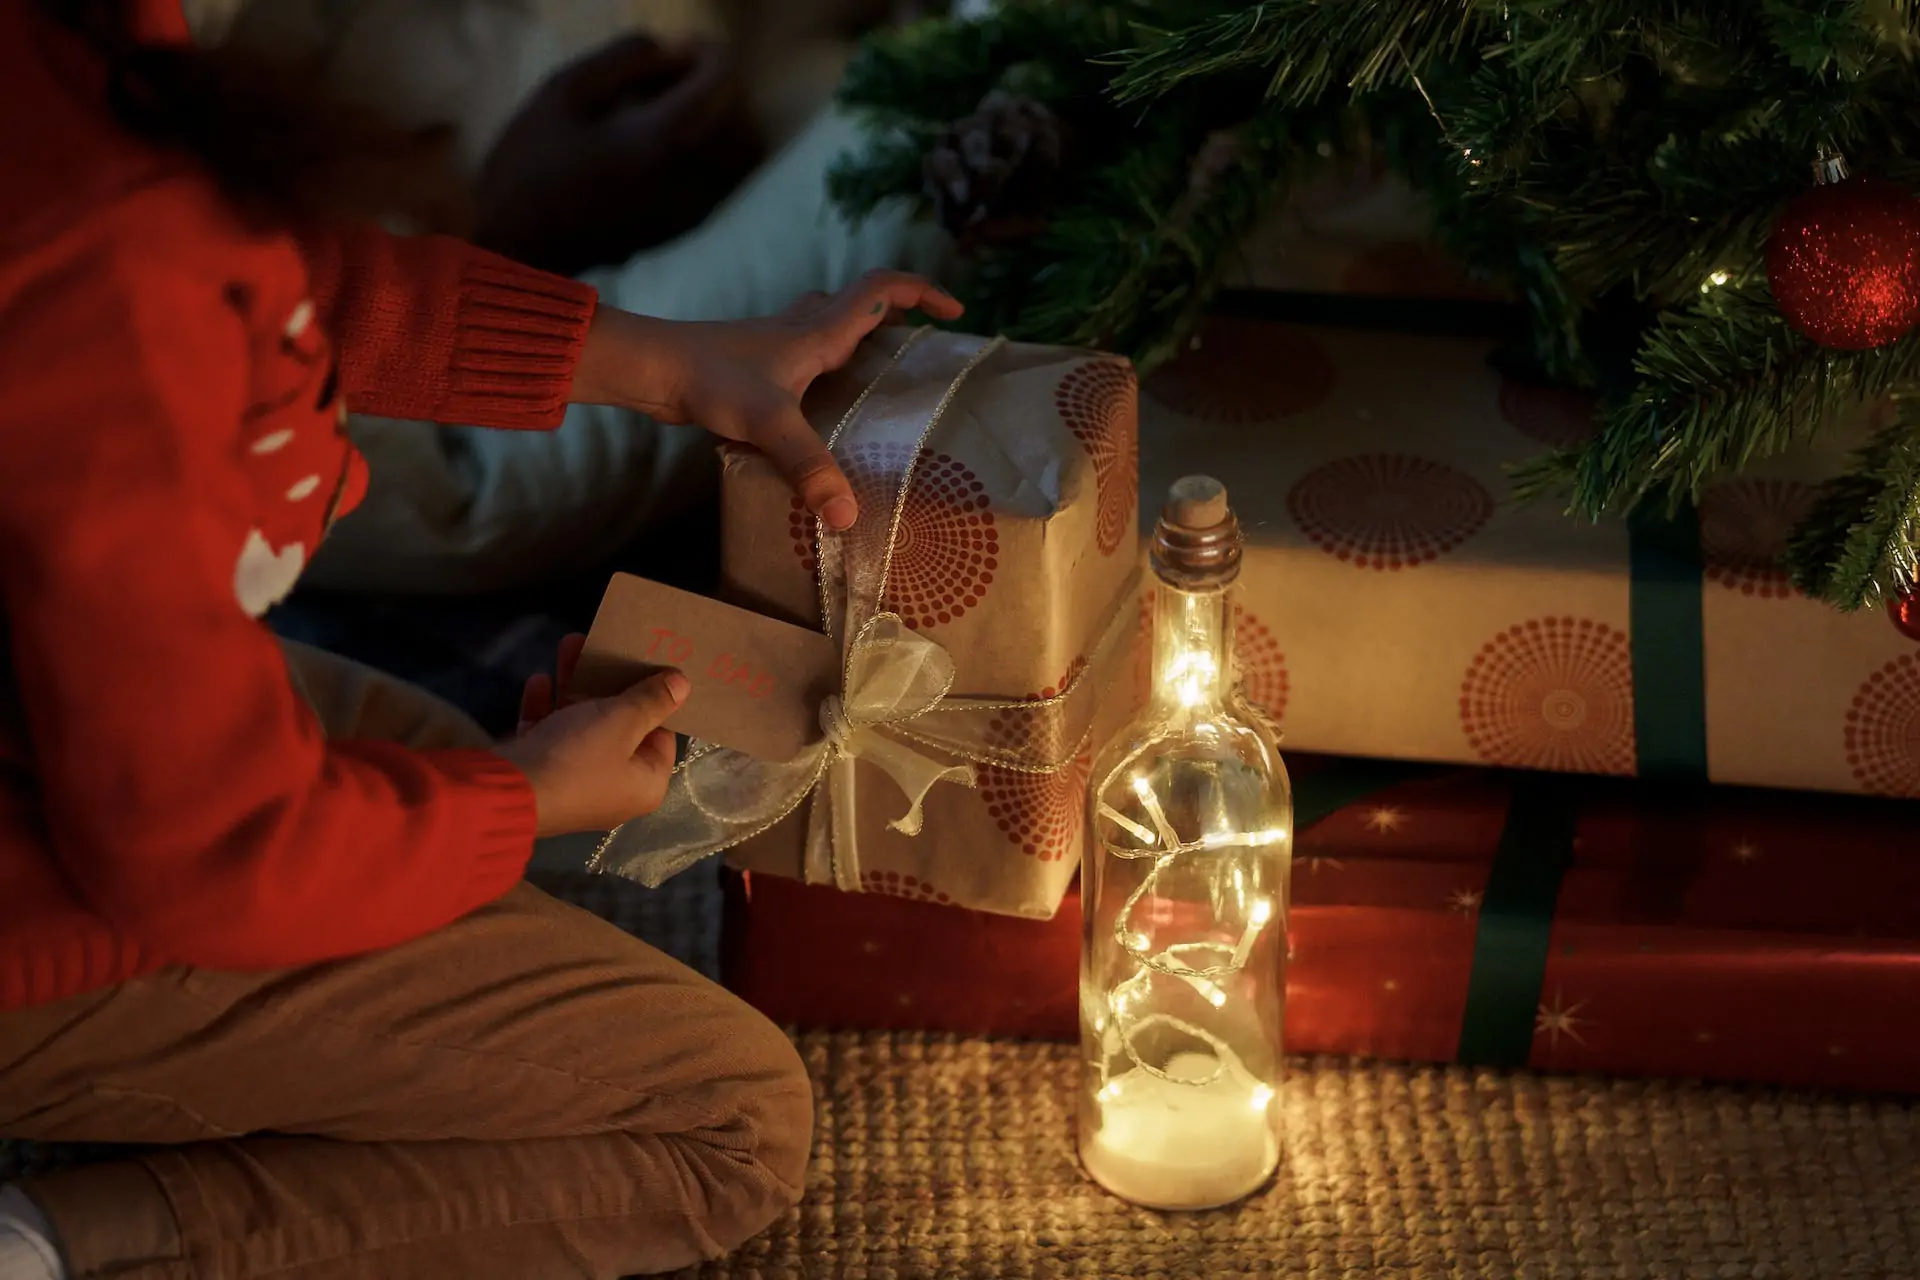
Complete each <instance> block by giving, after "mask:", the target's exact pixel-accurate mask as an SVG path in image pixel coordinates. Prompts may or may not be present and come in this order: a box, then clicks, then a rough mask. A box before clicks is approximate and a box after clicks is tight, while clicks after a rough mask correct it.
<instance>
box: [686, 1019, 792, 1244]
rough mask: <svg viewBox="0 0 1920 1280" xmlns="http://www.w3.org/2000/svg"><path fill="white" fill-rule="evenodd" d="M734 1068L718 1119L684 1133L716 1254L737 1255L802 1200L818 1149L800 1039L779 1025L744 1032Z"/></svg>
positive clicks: (735, 1047) (690, 1181)
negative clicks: (795, 1039) (788, 1035)
mask: <svg viewBox="0 0 1920 1280" xmlns="http://www.w3.org/2000/svg"><path fill="white" fill-rule="evenodd" d="M727 1057H728V1059H729V1062H730V1065H731V1066H732V1067H733V1068H734V1069H735V1070H734V1073H732V1076H731V1078H730V1079H729V1080H727V1081H726V1082H725V1085H724V1095H725V1097H726V1100H727V1101H726V1114H725V1115H724V1117H723V1118H721V1119H720V1120H719V1122H718V1123H716V1124H712V1125H708V1126H703V1127H701V1128H698V1129H694V1130H690V1131H688V1132H685V1133H682V1134H677V1135H675V1136H674V1137H673V1138H672V1139H670V1141H671V1143H672V1145H674V1146H675V1147H677V1148H678V1155H679V1160H678V1163H679V1164H680V1165H681V1167H682V1169H683V1171H685V1172H686V1173H688V1174H691V1177H689V1178H687V1179H686V1180H685V1184H684V1185H686V1186H687V1187H688V1189H689V1190H694V1189H695V1188H697V1190H695V1191H694V1193H695V1194H696V1195H697V1196H698V1197H699V1199H700V1201H701V1203H699V1204H698V1205H697V1206H695V1207H694V1211H695V1212H696V1213H697V1214H699V1215H700V1216H701V1217H702V1218H704V1226H705V1234H706V1235H707V1236H708V1238H709V1240H710V1241H711V1248H712V1251H713V1252H715V1253H726V1252H731V1251H732V1250H733V1249H735V1248H738V1247H739V1246H740V1245H742V1244H744V1243H745V1242H746V1241H748V1240H750V1239H752V1238H753V1237H754V1236H756V1235H758V1234H760V1232H762V1231H763V1230H765V1229H766V1228H767V1227H768V1226H769V1225H771V1224H772V1223H773V1222H774V1220H775V1219H777V1218H778V1217H779V1216H780V1215H781V1214H783V1213H785V1212H786V1211H787V1210H788V1209H790V1208H792V1207H793V1206H794V1205H795V1204H797V1203H799V1200H800V1194H801V1191H802V1189H803V1187H804V1186H805V1182H806V1171H807V1159H808V1156H809V1155H810V1154H811V1151H812V1148H813V1086H812V1082H811V1081H810V1080H809V1079H808V1076H807V1072H806V1067H805V1065H804V1064H803V1063H802V1062H801V1060H800V1055H799V1054H798V1053H797V1052H795V1050H794V1047H793V1045H792V1043H791V1042H790V1041H789V1040H788V1039H787V1038H786V1036H784V1035H782V1034H780V1032H779V1031H778V1030H777V1029H775V1028H774V1027H773V1026H772V1025H771V1024H769V1023H764V1022H758V1021H757V1020H756V1023H755V1024H750V1025H749V1026H747V1027H743V1028H742V1029H741V1033H740V1035H739V1036H738V1038H736V1039H734V1040H733V1041H732V1042H731V1043H730V1044H729V1045H728V1052H727Z"/></svg>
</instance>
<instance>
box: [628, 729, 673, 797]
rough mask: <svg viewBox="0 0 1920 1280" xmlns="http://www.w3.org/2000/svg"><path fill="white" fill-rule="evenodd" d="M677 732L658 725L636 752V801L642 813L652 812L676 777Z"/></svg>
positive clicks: (643, 739)
mask: <svg viewBox="0 0 1920 1280" xmlns="http://www.w3.org/2000/svg"><path fill="white" fill-rule="evenodd" d="M673 752H674V738H673V733H672V731H670V730H667V729H655V730H654V731H653V732H652V733H649V734H648V735H647V736H646V737H644V738H642V739H641V740H640V745H639V746H638V747H636V748H635V749H634V752H633V767H634V774H635V779H634V786H635V789H636V793H637V794H636V795H635V796H634V803H635V805H636V806H638V807H639V810H640V812H642V813H652V812H653V811H654V810H655V809H658V808H659V807H660V802H661V801H663V800H665V799H666V798H667V784H668V783H669V782H671V781H672V780H673Z"/></svg>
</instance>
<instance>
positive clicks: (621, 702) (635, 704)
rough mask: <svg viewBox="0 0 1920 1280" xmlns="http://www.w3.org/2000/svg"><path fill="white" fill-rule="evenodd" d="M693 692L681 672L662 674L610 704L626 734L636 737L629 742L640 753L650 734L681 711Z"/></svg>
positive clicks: (649, 679) (653, 676) (644, 681)
mask: <svg viewBox="0 0 1920 1280" xmlns="http://www.w3.org/2000/svg"><path fill="white" fill-rule="evenodd" d="M691 688H692V686H691V685H690V684H689V683H688V682H687V678H686V676H684V675H682V674H681V673H680V672H678V671H662V672H660V673H659V674H658V675H651V676H648V677H647V678H646V679H645V680H642V681H641V682H640V683H638V684H636V685H634V686H633V687H632V688H630V689H628V690H627V691H626V692H625V693H622V694H620V695H619V696H618V697H615V698H611V699H609V700H608V701H609V702H610V703H611V704H612V706H613V708H614V709H615V713H616V714H617V715H618V716H619V717H620V719H621V722H622V724H623V726H624V728H625V730H626V731H627V732H628V733H631V734H632V735H633V736H632V738H631V739H629V741H631V742H632V743H633V749H634V750H635V751H638V750H639V749H640V745H641V743H643V742H644V741H645V740H646V738H647V735H648V734H650V733H652V732H653V731H654V730H656V729H658V728H659V727H660V726H661V725H663V724H665V723H666V722H667V718H668V717H669V716H671V715H672V714H673V713H674V712H675V711H677V710H679V709H680V704H681V703H683V702H685V701H686V700H687V693H688V692H689V691H690V690H691Z"/></svg>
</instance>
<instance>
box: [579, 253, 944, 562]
mask: <svg viewBox="0 0 1920 1280" xmlns="http://www.w3.org/2000/svg"><path fill="white" fill-rule="evenodd" d="M908 311H923V312H925V313H926V314H927V315H930V316H933V317H934V318H936V319H940V320H952V319H956V318H957V317H958V316H959V315H960V312H961V306H960V304H959V303H958V302H957V301H955V300H954V299H953V297H952V296H950V295H949V294H947V293H946V292H945V291H944V290H941V289H939V288H937V287H936V286H934V285H932V284H929V283H928V282H927V281H925V280H922V279H920V278H919V277H918V276H911V275H907V274H905V273H903V272H898V271H874V272H869V273H868V274H867V275H866V276H864V277H863V278H862V279H861V280H860V281H859V282H858V283H856V284H853V285H850V286H848V287H847V288H845V289H842V290H841V291H840V292H839V293H836V294H833V295H831V296H829V295H827V294H813V295H809V296H808V297H805V298H802V299H801V300H800V301H799V302H797V303H795V304H794V305H793V306H791V307H789V308H787V309H786V310H785V311H783V312H781V313H780V314H779V315H777V316H770V317H767V318H766V319H761V320H740V321H729V322H715V323H703V324H690V323H674V322H670V321H664V320H650V319H646V318H644V317H641V316H636V315H632V314H630V313H628V312H624V311H617V310H614V309H613V308H611V307H602V308H601V309H600V311H599V313H598V314H597V315H596V316H595V317H594V321H593V327H592V330H591V331H590V332H589V334H588V336H587V346H586V350H585V352H584V353H583V354H582V356H581V359H580V366H579V372H578V374H577V375H576V377H575V379H574V395H573V398H574V399H575V400H576V401H584V402H588V403H594V404H617V405H622V406H624V407H626V408H630V409H637V410H640V411H642V412H644V413H648V414H651V415H652V416H653V417H655V418H657V419H659V420H660V421H662V422H673V423H680V422H692V423H698V424H699V425H700V426H702V427H705V428H706V429H707V430H708V431H711V432H712V433H713V434H715V435H717V436H720V437H722V438H723V439H727V440H737V441H740V442H741V443H743V444H749V445H752V446H753V447H754V448H756V449H759V450H760V451H761V452H762V453H764V454H766V455H767V456H768V457H769V458H771V459H772V460H773V463H774V465H775V466H777V467H778V468H779V469H780V471H781V473H782V474H783V475H785V476H786V478H787V481H788V483H790V484H791V485H792V486H793V487H794V490H795V492H797V493H798V494H799V495H800V497H801V499H802V500H803V501H804V502H805V503H806V504H807V509H808V510H810V511H812V512H813V513H814V514H815V515H818V516H820V517H822V518H823V519H824V520H826V522H827V524H828V525H829V526H831V527H833V528H835V529H845V528H847V527H849V526H851V525H852V524H853V522H854V518H855V517H856V516H857V515H858V514H859V508H858V506H856V505H855V502H854V497H853V487H852V486H851V485H850V484H848V483H847V477H846V476H845V474H843V473H842V472H841V470H840V466H839V464H838V463H836V462H835V461H834V460H833V455H832V454H830V453H828V452H827V446H826V444H825V442H823V441H822V440H821V439H820V436H819V434H818V433H817V432H815V431H814V429H813V427H812V426H811V425H810V424H809V423H808V422H807V419H806V417H805V416H804V415H803V414H802V413H801V412H800V398H801V396H803V395H805V394H806V391H807V388H808V387H809V386H811V385H812V384H813V381H814V379H815V378H818V377H819V376H820V375H821V374H823V373H827V372H829V371H831V370H834V369H838V368H839V367H840V366H841V365H843V364H845V363H846V362H847V361H848V360H849V359H850V358H851V357H852V355H853V352H854V348H856V347H858V346H859V345H860V340H861V339H862V338H865V337H866V336H867V335H868V334H869V333H872V332H873V331H874V330H875V329H877V328H879V327H880V326H881V325H882V324H885V323H886V322H887V321H888V320H889V319H890V318H897V317H899V316H901V315H903V314H904V313H906V312H908Z"/></svg>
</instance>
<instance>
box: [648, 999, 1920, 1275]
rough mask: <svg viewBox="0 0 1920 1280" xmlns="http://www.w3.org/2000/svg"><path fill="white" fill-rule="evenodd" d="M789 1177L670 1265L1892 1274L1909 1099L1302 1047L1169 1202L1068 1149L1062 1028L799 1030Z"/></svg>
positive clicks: (859, 1271)
mask: <svg viewBox="0 0 1920 1280" xmlns="http://www.w3.org/2000/svg"><path fill="white" fill-rule="evenodd" d="M799 1044H800V1047H801V1050H802V1053H803V1054H804V1056H805V1058H806V1060H807V1064H808V1066H809V1068H810V1069H811V1071H812V1073H813V1077H814V1081H815V1097H816V1099H817V1103H818V1122H817V1131H816V1136H815V1144H814V1163H813V1169H812V1171H811V1174H810V1175H809V1179H808V1189H807V1195H806V1199H805V1201H804V1202H803V1203H802V1204H801V1206H800V1207H799V1209H798V1210H797V1211H795V1212H793V1213H791V1214H789V1215H788V1216H787V1217H786V1218H785V1219H784V1220H783V1221H781V1222H780V1223H778V1224H777V1225H776V1226H775V1227H774V1228H773V1229H772V1230H770V1231H769V1232H767V1233H766V1234H765V1235H764V1236H762V1237H761V1238H760V1239H758V1240H756V1241H754V1242H753V1243H751V1244H749V1245H748V1246H747V1247H746V1248H745V1249H743V1250H742V1251H740V1252H739V1253H737V1254H736V1255H735V1256H734V1257H732V1258H730V1259H728V1260H727V1261H725V1262H722V1263H716V1264H712V1265H709V1266H707V1267H706V1268H704V1269H701V1270H699V1271H693V1272H687V1273H685V1277H683V1280H693V1278H694V1277H699V1278H700V1280H722V1278H726V1280H733V1278H736V1277H737V1278H740V1280H747V1278H749V1277H751V1278H752V1280H776V1278H778V1280H787V1278H790V1277H791V1278H793V1280H799V1278H801V1277H807V1278H809V1280H811V1278H812V1277H822V1278H825V1277H835V1278H844V1280H921V1278H923V1277H924V1278H925V1280H1017V1278H1018V1280H1024V1278H1027V1277H1036V1278H1037V1277H1045V1278H1048V1280H1051V1278H1053V1277H1087V1278H1088V1280H1095V1278H1107V1277H1115V1278H1118V1277H1153V1278H1154V1280H1228V1278H1229V1277H1241V1276H1262V1277H1278V1278H1284V1280H1361V1278H1362V1277H1374V1278H1376V1280H1416V1278H1417V1280H1456V1278H1458V1280H1466V1278H1469V1277H1471V1278H1472V1280H1515V1278H1516V1277H1527V1278H1529V1280H1562V1278H1564V1280H1576V1278H1577V1280H1733V1278H1734V1277H1741V1278H1745V1277H1756V1278H1757V1277H1766V1278H1768V1280H1840V1278H1841V1277H1872V1278H1873V1280H1914V1278H1915V1277H1920V1109H1917V1108H1915V1107H1914V1106H1912V1105H1909V1104H1906V1103H1900V1102H1892V1101H1884V1100H1865V1099H1852V1100H1849V1099H1841V1098H1832V1097H1822V1096H1814V1095H1800V1094H1790V1093H1783V1092H1778V1091H1773V1090H1763V1089H1733V1088H1705V1087H1700V1086H1690V1085H1686V1084H1678V1083H1666V1082H1633V1083H1618V1082H1607V1081H1595V1080H1581V1079H1555V1078H1549V1077H1541V1076H1530V1075H1519V1074H1508V1073H1501V1072H1491V1071H1473V1070H1467V1069H1464V1068H1446V1067H1406V1066H1389V1065H1382V1064H1377V1063H1345V1062H1334V1061H1312V1062H1301V1063H1296V1064H1294V1065H1293V1075H1292V1078H1291V1079H1290V1080H1289V1081H1288V1083H1287V1086H1286V1089H1285V1092H1284V1098H1285V1108H1286V1126H1287V1134H1288V1142H1289V1147H1288V1150H1287V1152H1286V1155H1285V1157H1284V1159H1283V1163H1282V1167H1281V1171H1280V1174H1279V1176H1278V1178H1277V1179H1276V1180H1275V1182H1274V1183H1273V1184H1272V1185H1271V1186H1270V1187H1269V1188H1268V1189H1267V1190H1266V1191H1265V1192H1263V1193H1261V1194H1259V1195H1257V1196H1256V1197H1255V1198H1253V1199H1252V1200H1249V1201H1247V1202H1244V1203H1243V1204H1241V1205H1239V1206H1237V1207H1234V1208H1230V1209H1225V1210H1216V1211H1213V1212H1209V1213H1203V1214H1193V1215H1173V1214H1160V1213H1153V1212H1148V1211H1146V1210H1141V1209H1135V1208H1132V1207H1130V1206H1128V1205H1126V1204H1123V1203H1121V1202H1120V1201H1118V1200H1115V1199H1113V1198H1112V1197H1109V1196H1107V1195H1106V1194H1104V1193H1103V1192H1101V1191H1099V1190H1096V1189H1095V1188H1094V1187H1093V1186H1092V1185H1091V1184H1089V1183H1088V1182H1086V1181H1085V1180H1084V1179H1083V1178H1082V1177H1081V1175H1080V1173H1079V1171H1078V1168H1077V1166H1076V1164H1075V1162H1074V1155H1073V1140H1072V1133H1071V1125H1072V1119H1073V1097H1074V1094H1073V1090H1074V1085H1075V1081H1076V1065H1077V1053H1076V1051H1075V1050H1074V1049H1073V1048H1071V1047H1069V1046H1063V1045H1044V1044H1031V1043H1013V1042H990V1041H981V1040H954V1039H948V1038H941V1037H927V1036H912V1035H897V1034H896V1035H806V1036H802V1037H800V1038H799Z"/></svg>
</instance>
